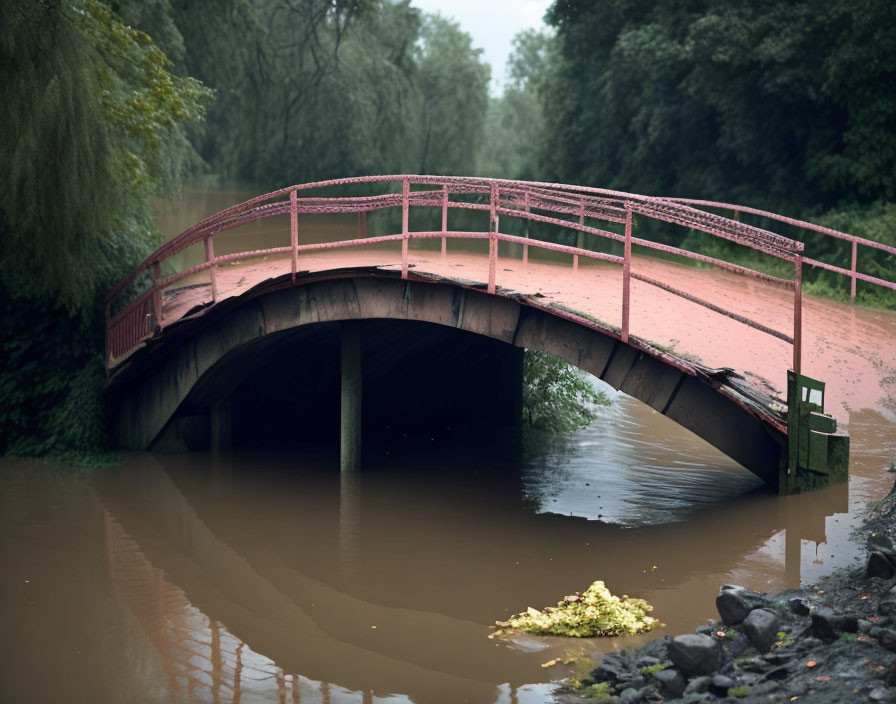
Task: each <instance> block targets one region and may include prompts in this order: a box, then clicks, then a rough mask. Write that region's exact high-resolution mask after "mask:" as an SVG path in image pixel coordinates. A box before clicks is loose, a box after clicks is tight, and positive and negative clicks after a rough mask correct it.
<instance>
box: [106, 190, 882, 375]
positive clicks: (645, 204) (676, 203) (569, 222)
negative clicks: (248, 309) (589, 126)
mask: <svg viewBox="0 0 896 704" xmlns="http://www.w3.org/2000/svg"><path fill="white" fill-rule="evenodd" d="M389 184H392V186H400V188H401V190H400V192H385V193H374V194H371V195H337V196H326V197H324V196H319V195H308V196H303V197H300V196H299V194H300V193H306V192H308V191H315V190H321V189H332V188H339V187H355V186H361V185H380V187H382V186H383V185H386V186H387V187H388V186H389ZM411 186H417V187H421V186H422V187H424V188H422V189H420V190H411ZM427 186H429V187H431V188H425V187H427ZM452 197H454V199H453V200H452ZM724 205H725V204H718V203H713V202H711V201H693V200H686V199H673V198H659V197H653V196H644V195H640V194H634V193H626V192H623V191H614V190H608V189H602V188H593V187H586V186H575V185H569V184H560V183H546V182H538V181H512V180H506V179H489V178H477V177H467V176H427V175H409V174H403V175H391V176H359V177H353V178H340V179H330V180H325V181H315V182H311V183H305V184H298V185H293V186H288V187H286V188H281V189H278V190H276V191H272V192H270V193H266V194H262V195H259V196H256V197H254V198H251V199H249V200H247V201H245V202H243V203H239V204H237V205H234V206H231V207H230V208H226V209H225V210H222V211H220V212H219V213H215V214H214V215H211V216H209V217H207V218H205V219H204V220H202V221H200V222H198V223H196V224H195V225H193V226H192V227H190V228H188V229H187V230H185V231H184V232H182V233H181V234H180V235H178V236H177V237H175V238H174V239H172V240H170V241H169V242H166V243H165V244H163V245H162V246H161V247H159V248H158V249H157V250H156V251H155V252H153V253H152V254H151V255H150V256H149V257H148V258H147V259H146V260H145V261H144V262H142V263H141V264H140V265H139V266H137V267H136V268H135V269H134V270H133V271H132V272H131V273H130V274H128V275H127V276H126V277H125V278H124V279H122V280H121V281H120V282H119V283H118V284H116V285H115V286H114V287H113V288H112V290H111V291H110V292H109V294H108V295H107V297H106V325H107V336H106V337H107V350H106V353H107V354H106V356H107V362H108V364H109V365H110V366H113V365H114V364H116V363H117V362H118V361H120V359H121V358H122V357H123V356H125V355H126V354H127V353H129V352H130V350H132V349H133V348H134V347H135V346H136V345H138V344H139V343H140V342H141V341H142V340H143V339H145V338H146V337H148V336H150V335H152V334H153V331H154V328H155V327H156V326H158V327H162V326H164V325H165V322H166V321H165V320H164V319H163V310H162V291H163V289H165V288H166V287H169V286H171V285H172V284H174V283H176V282H177V281H179V280H181V279H183V278H185V277H187V276H190V275H192V274H195V273H197V272H201V271H206V270H208V271H209V272H210V274H211V287H212V301H216V300H217V284H216V269H217V266H218V265H219V264H223V263H226V262H229V261H234V260H238V259H248V258H252V257H259V256H265V255H273V254H276V255H281V254H282V255H286V254H291V256H292V267H291V268H292V276H293V280H295V275H296V270H297V258H298V254H299V253H300V252H307V251H319V250H325V249H337V248H345V247H353V246H363V245H370V244H382V243H387V242H401V245H402V255H401V261H402V276H403V277H405V278H406V277H407V275H408V261H407V258H408V242H409V240H410V239H428V238H441V239H442V253H443V256H444V253H445V251H446V241H447V239H451V238H455V239H481V240H488V241H489V281H488V291H489V293H495V292H496V283H495V278H496V260H497V243H498V242H499V241H503V242H511V243H516V244H522V246H523V260H524V261H527V260H528V247H530V246H535V247H539V248H542V249H549V250H553V251H558V252H563V253H566V254H571V255H572V257H573V268H574V269H575V268H577V267H578V259H579V257H586V258H590V259H597V260H601V261H607V262H611V263H616V264H622V267H623V295H622V324H621V326H620V329H621V334H620V338H621V339H622V340H623V341H627V339H628V335H629V317H630V311H629V287H630V279H631V278H636V279H639V280H642V281H645V282H647V283H650V284H652V285H657V286H660V287H661V288H664V289H665V290H668V291H670V292H672V293H674V294H675V295H679V296H683V297H685V298H687V299H688V300H690V301H692V302H694V303H697V304H699V305H702V306H705V307H707V308H710V309H712V310H716V311H717V312H721V313H723V314H725V315H728V316H729V317H732V318H733V319H735V320H739V321H740V322H742V323H744V324H746V325H749V326H751V327H753V328H755V329H758V330H761V331H763V332H766V333H768V334H772V335H774V336H775V337H778V338H780V339H782V340H785V341H786V342H789V343H792V344H793V346H794V363H793V366H794V369H796V370H797V371H798V370H799V364H800V328H801V323H800V311H801V295H802V294H801V286H802V283H801V281H802V273H801V271H802V270H801V266H802V262H803V261H806V262H809V263H812V264H813V265H815V264H816V263H815V261H814V260H810V259H804V258H803V256H802V252H803V244H802V243H801V242H799V241H797V240H793V239H790V238H788V237H784V236H782V235H780V234H777V233H775V232H771V231H770V230H766V229H762V228H759V227H755V226H753V225H749V224H746V223H742V222H740V221H738V220H734V219H730V218H725V217H723V216H721V215H717V214H714V213H709V212H706V211H705V210H701V209H700V208H701V207H723V206H724ZM698 206H699V207H698ZM411 207H440V208H441V210H442V229H441V230H440V231H426V232H419V231H410V230H409V227H408V211H409V209H410V208H411ZM388 208H401V210H402V232H401V233H400V234H387V235H379V236H376V237H368V236H366V232H365V233H364V236H360V232H359V237H358V238H357V239H351V240H342V241H339V242H327V243H319V244H302V245H300V244H299V243H298V233H297V224H296V223H297V216H298V214H300V213H357V214H358V216H359V229H360V222H361V218H362V217H363V218H364V219H365V223H366V214H367V213H369V212H374V211H378V210H384V209H388ZM451 208H454V209H468V210H479V211H486V212H488V213H489V223H490V225H489V231H488V232H466V231H465V232H458V231H454V230H450V229H448V226H447V213H448V210H449V209H451ZM741 210H743V211H744V212H755V213H756V214H763V215H768V216H772V217H773V218H774V219H777V220H780V221H782V222H788V223H789V224H794V223H800V222H801V221H795V220H792V219H790V218H785V217H784V216H777V215H775V214H773V213H771V214H766V213H764V211H758V210H755V209H749V210H748V209H746V208H741ZM285 214H289V216H290V230H291V233H290V234H291V244H290V246H288V247H276V248H270V249H264V250H256V251H249V252H239V253H235V254H228V255H224V256H215V254H214V247H213V240H214V236H215V234H216V233H218V232H223V231H226V230H229V229H233V228H235V227H239V226H242V225H245V224H247V223H250V222H253V221H255V220H259V219H262V218H267V217H271V216H274V215H285ZM635 215H640V216H643V217H648V218H651V219H653V220H658V221H661V222H666V223H672V224H676V225H681V226H684V227H687V228H692V229H696V230H700V231H703V232H706V233H709V234H710V235H712V236H715V237H719V238H722V239H726V240H729V241H733V242H737V243H739V244H741V245H744V246H747V247H750V248H752V249H754V250H757V251H759V252H762V253H764V254H767V255H770V256H773V257H776V258H778V259H781V260H784V261H788V262H791V263H792V264H793V265H794V277H793V279H789V278H781V277H777V276H772V275H770V274H766V273H763V272H759V271H756V270H755V269H751V268H749V267H745V266H741V265H738V264H733V263H730V262H726V261H724V260H722V259H718V258H715V257H710V256H707V255H703V254H698V253H696V252H690V251H688V250H684V249H681V248H678V247H673V246H671V245H663V244H659V243H656V242H652V241H650V240H645V239H641V238H636V237H633V236H632V221H633V216H635ZM500 216H507V217H515V218H521V219H525V220H530V221H533V222H542V223H546V224H550V225H557V226H560V227H563V228H566V229H570V230H573V231H577V232H579V233H581V236H582V237H586V236H587V237H592V238H594V237H596V238H602V239H607V240H612V241H616V242H620V243H622V245H623V252H624V253H623V255H622V256H618V255H612V254H604V253H600V252H594V251H591V250H590V249H587V248H585V247H584V246H583V244H584V240H581V239H580V241H579V244H578V245H577V246H575V247H572V246H567V245H560V244H555V243H551V242H544V241H541V240H535V239H529V238H528V237H518V236H515V235H509V234H506V233H501V232H499V229H498V220H499V217H500ZM570 217H572V218H575V219H569V218H570ZM586 219H587V220H588V221H589V222H588V223H587V224H586ZM595 221H598V222H600V221H604V222H610V223H616V224H621V225H624V234H619V233H617V232H613V231H610V230H606V229H602V228H600V227H596V226H595V224H594V223H595ZM814 227H815V228H818V227H819V226H814ZM822 230H827V228H822V229H821V230H819V231H822ZM830 232H831V233H834V232H835V231H830ZM837 235H838V236H839V235H842V236H843V238H845V239H846V238H851V241H852V242H853V247H855V245H856V244H857V243H862V244H865V243H866V241H864V240H862V239H861V238H855V237H853V236H852V235H845V234H844V233H837ZM199 242H204V244H205V250H206V260H205V261H204V262H203V263H201V264H198V265H196V266H194V267H191V268H188V269H186V270H184V271H180V272H178V273H175V274H173V275H169V276H166V277H163V276H162V271H161V264H162V262H164V261H166V260H167V259H169V258H170V257H172V256H174V255H175V254H177V253H179V252H181V251H183V250H184V249H186V248H187V247H190V246H192V245H195V244H198V243H199ZM632 244H636V245H639V246H642V247H645V248H648V249H654V250H657V251H663V252H666V253H671V254H674V255H677V256H682V257H686V258H689V259H693V260H695V261H700V262H704V263H708V264H712V265H713V266H716V267H719V268H722V269H726V270H728V271H732V272H734V273H737V274H744V275H749V276H753V277H756V278H760V279H762V280H765V281H768V282H771V283H774V284H777V285H780V286H784V287H786V288H789V289H793V291H794V332H793V335H792V336H789V335H786V334H784V333H781V332H779V331H775V330H771V329H770V328H767V327H765V326H764V325H761V324H760V323H758V322H756V321H751V320H748V319H746V318H743V317H742V316H738V315H735V314H733V313H729V312H727V311H724V310H722V309H720V308H719V307H718V306H716V305H714V304H712V303H709V302H707V301H701V300H699V299H696V298H694V297H692V296H689V295H688V294H685V293H683V292H680V291H677V290H675V289H671V288H670V287H668V286H666V285H665V284H663V283H662V282H657V281H654V280H653V279H648V278H647V277H644V276H641V275H638V274H632V273H631V246H632ZM881 248H884V249H886V246H884V247H881ZM887 251H889V250H887ZM894 251H896V249H894ZM818 264H821V263H818ZM825 266H830V265H825ZM834 269H836V268H834ZM146 272H150V273H151V274H152V279H153V281H152V284H151V286H149V288H148V290H146V291H142V292H138V293H137V294H136V295H135V296H134V298H133V300H131V301H129V302H127V303H126V305H125V306H124V307H123V308H122V309H121V310H119V311H116V312H115V313H114V315H113V311H112V307H113V304H114V303H115V302H116V301H117V300H118V299H119V298H121V297H122V296H124V295H125V293H126V291H127V289H128V287H129V286H131V285H132V284H134V283H135V282H136V281H137V279H138V277H139V276H141V274H144V273H146ZM847 273H848V272H847ZM853 276H854V277H859V278H862V279H863V280H872V282H873V283H876V282H877V281H876V279H875V277H868V276H866V275H863V274H858V273H857V272H853ZM885 283H886V282H885ZM893 287H894V288H896V285H894V286H893Z"/></svg>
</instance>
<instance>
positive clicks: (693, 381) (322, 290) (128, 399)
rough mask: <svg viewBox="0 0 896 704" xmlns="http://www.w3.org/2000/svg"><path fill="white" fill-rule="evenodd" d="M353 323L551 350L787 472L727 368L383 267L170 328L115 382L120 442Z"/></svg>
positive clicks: (723, 445) (753, 401)
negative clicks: (289, 346) (409, 326)
mask: <svg viewBox="0 0 896 704" xmlns="http://www.w3.org/2000/svg"><path fill="white" fill-rule="evenodd" d="M350 320H403V321H420V322H426V323H432V324H436V325H441V326H446V327H450V328H456V329H458V330H465V331H467V332H470V333H475V334H477V335H482V336H485V337H489V338H492V339H494V340H498V341H500V342H503V343H506V344H508V345H513V346H515V347H519V348H528V349H535V350H540V351H544V352H549V353H551V354H554V355H557V356H559V357H562V358H564V359H566V360H567V361H568V362H570V363H571V364H573V365H575V366H577V367H579V368H580V369H583V370H584V371H587V372H589V373H591V374H593V375H595V376H597V377H599V378H600V379H602V380H603V381H605V382H606V383H608V384H609V385H611V386H613V387H614V388H616V389H618V390H620V391H622V392H624V393H626V394H628V395H630V396H632V397H634V398H637V399H639V400H640V401H642V402H644V403H646V404H647V405H649V406H651V407H652V408H654V409H655V410H657V411H659V412H660V413H662V414H664V415H666V416H668V417H669V418H671V419H672V420H673V421H675V422H677V423H678V424H680V425H682V426H683V427H685V428H687V429H688V430H691V431H692V432H694V433H695V434H696V435H698V436H700V437H701V438H703V439H704V440H706V441H707V442H709V443H710V444H711V445H714V446H715V447H716V448H718V449H719V450H721V451H722V452H723V453H725V454H726V455H728V456H729V457H731V458H732V459H734V460H736V461H737V462H739V463H740V464H741V465H743V466H744V467H745V468H747V469H749V470H750V471H752V472H753V473H754V474H756V475H757V476H759V477H760V478H761V479H763V480H764V481H765V482H766V483H768V484H769V485H771V486H772V487H775V488H777V486H778V483H779V477H780V473H781V471H782V468H784V467H785V466H786V464H785V463H786V457H785V455H786V434H785V433H786V431H785V430H784V428H785V426H784V424H783V423H781V422H780V420H778V419H777V418H776V416H775V415H774V414H773V413H772V412H771V411H769V410H768V409H767V408H765V407H763V404H762V403H761V402H760V401H757V397H751V394H749V393H748V390H747V393H745V387H744V386H743V384H738V383H731V381H732V379H731V377H730V376H729V375H726V374H724V373H721V372H720V371H719V370H711V369H708V368H706V367H703V366H701V365H699V364H695V363H692V362H688V361H686V360H682V359H679V358H676V357H674V356H673V355H669V354H668V353H666V352H664V351H662V350H658V349H656V348H655V347H652V346H651V345H649V344H648V343H645V342H643V341H640V340H637V339H635V338H630V339H629V342H627V343H624V342H622V341H621V339H620V338H619V336H618V333H617V332H616V331H614V330H613V329H612V328H609V327H604V326H602V325H600V324H599V323H596V322H594V321H592V320H589V319H586V318H584V317H579V316H576V315H575V314H571V313H569V312H567V311H563V310H559V309H554V308H550V307H547V306H542V305H540V304H539V303H538V302H537V301H535V300H533V299H530V298H527V297H523V296H516V295H507V296H502V295H497V296H496V295H488V294H486V293H485V292H483V291H480V290H477V288H476V287H472V286H464V285H462V284H459V283H458V282H456V281H447V280H436V279H424V278H422V277H419V278H418V279H417V280H403V279H401V278H399V277H398V276H397V274H396V273H395V272H390V271H383V270H379V269H373V270H371V269H365V270H356V271H346V270H339V271H338V272H322V273H320V274H316V275H315V276H314V277H308V278H305V279H302V278H300V279H298V280H297V283H296V285H292V284H291V281H290V279H289V277H281V278H279V279H274V280H271V281H268V282H265V283H264V284H261V285H259V286H257V287H255V288H254V289H252V290H251V291H248V292H247V293H245V294H243V295H242V296H240V297H238V298H230V299H227V300H226V301H224V302H222V303H219V304H217V305H215V306H211V307H209V308H206V309H203V310H198V311H195V312H194V313H193V314H192V315H187V316H185V318H183V319H182V320H180V321H178V322H177V323H174V324H172V325H170V326H168V327H166V328H165V330H164V331H162V332H161V333H159V334H157V335H156V336H155V337H154V338H153V339H151V340H150V341H148V342H147V343H146V344H145V346H144V347H143V348H142V349H140V350H138V351H137V352H136V353H135V354H134V355H132V356H131V357H130V358H129V359H128V360H127V361H126V362H125V363H124V364H123V365H121V366H120V367H119V368H118V369H117V370H116V372H115V374H114V375H113V376H112V377H111V378H110V381H109V384H108V392H109V398H110V401H111V404H112V408H113V419H114V427H115V431H116V434H117V439H118V441H119V443H120V444H121V445H122V446H123V447H125V448H131V449H140V450H145V449H150V448H152V446H153V443H154V442H155V441H156V440H157V439H158V438H159V437H160V436H161V434H162V433H163V431H164V430H165V428H166V425H167V424H168V423H169V422H170V421H171V419H172V418H173V417H174V415H175V413H176V412H177V410H178V408H179V407H181V405H182V404H184V402H185V401H186V400H187V399H188V397H190V398H191V399H192V400H193V402H194V403H195V401H196V399H198V398H203V397H205V400H206V401H207V402H208V403H209V404H210V405H214V403H215V400H216V397H220V396H221V395H222V394H226V391H227V387H226V384H224V385H222V382H221V376H220V372H221V369H222V368H224V367H222V365H224V366H230V367H231V368H233V369H237V368H238V367H239V366H240V364H241V362H240V360H241V359H243V360H245V359H247V358H252V357H253V356H255V355H260V354H263V353H264V350H265V349H266V348H269V347H270V346H271V344H272V343H273V342H274V341H276V340H278V339H281V340H284V341H285V340H287V339H288V338H289V336H290V334H291V333H292V332H293V331H298V330H300V329H301V328H303V327H305V326H309V325H312V324H318V323H336V322H342V321H350ZM247 355H248V357H247ZM225 376H226V375H225ZM233 383H236V376H235V377H234V382H233Z"/></svg>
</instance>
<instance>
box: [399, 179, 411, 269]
mask: <svg viewBox="0 0 896 704" xmlns="http://www.w3.org/2000/svg"><path fill="white" fill-rule="evenodd" d="M409 188H410V184H409V183H408V180H407V179H406V178H405V179H402V180H401V278H403V279H406V278H408V211H409V210H410V206H409V205H408V190H409Z"/></svg>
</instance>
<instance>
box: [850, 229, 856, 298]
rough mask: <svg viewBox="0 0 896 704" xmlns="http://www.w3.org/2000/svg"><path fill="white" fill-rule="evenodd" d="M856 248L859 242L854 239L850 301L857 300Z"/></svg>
mask: <svg viewBox="0 0 896 704" xmlns="http://www.w3.org/2000/svg"><path fill="white" fill-rule="evenodd" d="M856 249H857V243H856V241H855V240H853V241H852V265H851V266H850V272H851V276H850V279H851V280H850V282H849V302H850V303H855V302H856V254H857V252H856Z"/></svg>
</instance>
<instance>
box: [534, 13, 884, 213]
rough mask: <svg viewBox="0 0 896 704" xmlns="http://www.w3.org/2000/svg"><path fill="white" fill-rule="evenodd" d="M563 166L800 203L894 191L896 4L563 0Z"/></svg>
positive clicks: (552, 129) (602, 180) (623, 179)
mask: <svg viewBox="0 0 896 704" xmlns="http://www.w3.org/2000/svg"><path fill="white" fill-rule="evenodd" d="M548 21H549V22H550V24H552V25H553V26H554V27H555V28H556V31H557V38H558V42H559V46H558V51H559V54H560V60H559V63H558V66H557V69H556V71H555V73H554V74H553V75H552V76H551V80H550V81H548V82H547V83H546V89H545V92H544V97H545V100H546V101H547V102H548V104H550V105H551V107H552V109H551V110H550V111H549V112H548V118H549V119H548V134H549V136H550V138H551V140H552V143H551V145H550V146H551V148H550V149H549V151H548V154H549V155H551V156H552V157H553V158H554V169H555V170H556V173H557V175H558V176H561V177H562V178H564V179H570V180H572V181H574V182H577V183H594V184H601V185H602V186H606V187H610V188H622V189H625V190H632V191H635V192H640V193H652V194H658V195H678V196H690V197H699V198H709V199H714V200H715V199H719V200H727V201H729V202H749V203H751V204H753V205H756V206H760V207H762V206H768V207H770V208H771V209H777V210H779V211H786V212H790V213H794V212H795V213H805V212H808V211H810V210H813V209H814V210H818V209H827V208H832V207H835V206H842V205H853V204H863V203H871V202H874V201H877V200H881V199H883V200H886V201H888V202H889V201H892V200H893V199H894V197H896V130H894V129H893V126H894V124H896V99H894V91H893V86H894V85H896V64H894V62H893V61H892V57H893V56H894V55H896V35H894V33H893V31H892V27H893V26H894V24H896V5H894V4H893V3H890V2H885V1H883V0H858V1H856V0H839V1H837V2H827V3H817V2H812V1H811V0H799V1H797V2H791V3H780V2H772V1H771V0H748V1H747V2H739V3H721V2H714V1H711V0H690V1H689V2H684V3H670V2H659V1H657V2H640V1H639V0H611V1H610V2H602V3H597V4H595V3H591V2H584V1H583V0H557V1H556V2H555V3H554V5H553V6H552V8H551V10H550V12H549V13H548Z"/></svg>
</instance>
